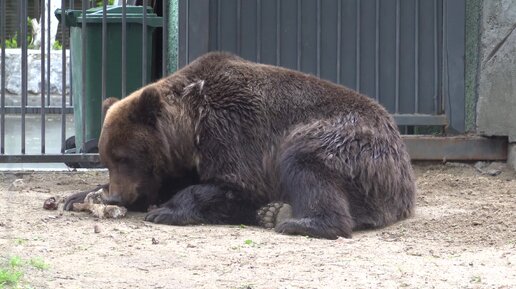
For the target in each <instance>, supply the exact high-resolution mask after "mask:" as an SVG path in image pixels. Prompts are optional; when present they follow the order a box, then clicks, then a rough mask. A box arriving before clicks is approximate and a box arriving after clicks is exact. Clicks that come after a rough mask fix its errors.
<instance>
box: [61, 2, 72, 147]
mask: <svg viewBox="0 0 516 289" xmlns="http://www.w3.org/2000/svg"><path fill="white" fill-rule="evenodd" d="M74 2H75V1H74V0H69V2H68V5H69V7H70V9H72V10H73V9H74V8H75V3H74ZM61 6H63V7H62V8H64V5H62V3H61ZM61 23H63V19H61ZM61 25H63V24H61ZM61 27H63V26H61ZM70 46H71V44H70ZM72 67H73V57H70V65H69V68H68V70H69V71H68V74H69V75H70V100H69V101H70V105H71V106H72V105H73V73H72ZM63 149H64V142H63ZM63 149H62V150H63Z"/></svg>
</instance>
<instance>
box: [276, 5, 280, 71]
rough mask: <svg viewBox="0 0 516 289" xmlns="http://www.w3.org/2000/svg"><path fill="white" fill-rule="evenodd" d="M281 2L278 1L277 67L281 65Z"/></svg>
mask: <svg viewBox="0 0 516 289" xmlns="http://www.w3.org/2000/svg"><path fill="white" fill-rule="evenodd" d="M280 21H281V1H276V65H280V63H281V55H280V54H281V24H280Z"/></svg>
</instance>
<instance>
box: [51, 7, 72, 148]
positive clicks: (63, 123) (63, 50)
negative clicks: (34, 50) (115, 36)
mask: <svg viewBox="0 0 516 289" xmlns="http://www.w3.org/2000/svg"><path fill="white" fill-rule="evenodd" d="M65 8H66V7H65V0H61V11H63V12H64V11H65ZM65 31H66V26H65V14H64V13H61V45H62V46H61V79H62V82H61V152H62V153H64V151H65V142H66V115H65V110H66V47H65ZM70 60H71V57H70ZM70 77H71V73H70ZM48 78H49V79H50V74H49V75H48ZM70 82H71V81H70ZM71 94H72V93H71V90H70V105H72V101H71V99H72V97H71ZM72 112H73V110H72Z"/></svg>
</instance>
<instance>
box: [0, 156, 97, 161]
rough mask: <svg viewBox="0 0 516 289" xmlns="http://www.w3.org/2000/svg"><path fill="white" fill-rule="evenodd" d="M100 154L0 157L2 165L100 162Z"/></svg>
mask: <svg viewBox="0 0 516 289" xmlns="http://www.w3.org/2000/svg"><path fill="white" fill-rule="evenodd" d="M99 161H100V159H99V155H98V154H47V155H29V154H25V155H0V163H62V162H99Z"/></svg>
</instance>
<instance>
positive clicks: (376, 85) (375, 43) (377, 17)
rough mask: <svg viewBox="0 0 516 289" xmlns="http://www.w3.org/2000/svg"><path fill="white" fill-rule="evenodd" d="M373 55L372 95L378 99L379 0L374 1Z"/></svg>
mask: <svg viewBox="0 0 516 289" xmlns="http://www.w3.org/2000/svg"><path fill="white" fill-rule="evenodd" d="M375 6H376V7H375V8H376V12H375V17H376V23H375V34H376V35H375V41H374V45H375V55H374V97H375V99H376V100H377V101H378V100H379V99H380V0H376V3H375Z"/></svg>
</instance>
